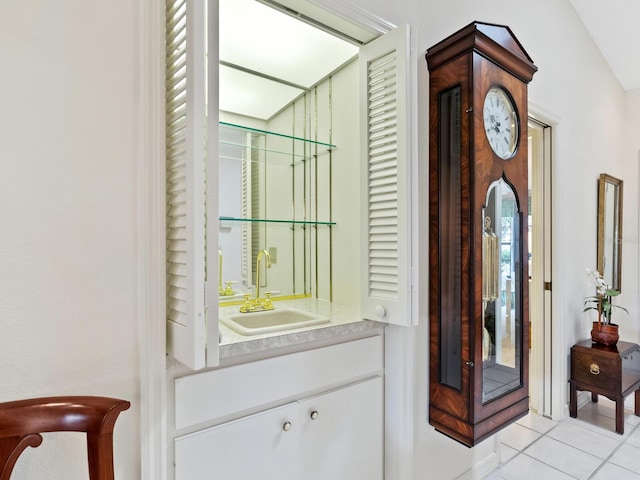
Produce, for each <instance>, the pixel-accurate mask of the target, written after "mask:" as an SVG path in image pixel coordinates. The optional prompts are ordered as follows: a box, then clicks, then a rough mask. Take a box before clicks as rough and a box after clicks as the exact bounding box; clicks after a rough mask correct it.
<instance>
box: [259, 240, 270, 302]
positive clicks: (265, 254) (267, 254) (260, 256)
mask: <svg viewBox="0 0 640 480" xmlns="http://www.w3.org/2000/svg"><path fill="white" fill-rule="evenodd" d="M263 256H265V257H266V259H265V267H267V268H271V255H269V252H267V251H266V250H260V251H259V252H258V256H257V257H256V300H260V260H261V259H262V257H263Z"/></svg>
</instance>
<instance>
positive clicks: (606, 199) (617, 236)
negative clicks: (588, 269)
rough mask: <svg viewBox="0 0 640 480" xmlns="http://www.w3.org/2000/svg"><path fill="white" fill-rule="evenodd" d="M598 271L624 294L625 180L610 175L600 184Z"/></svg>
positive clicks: (600, 181) (604, 177) (611, 286)
mask: <svg viewBox="0 0 640 480" xmlns="http://www.w3.org/2000/svg"><path fill="white" fill-rule="evenodd" d="M598 272H600V273H601V274H602V276H603V277H604V280H605V281H606V282H607V284H608V285H609V288H613V289H614V290H618V291H622V180H619V179H617V178H615V177H612V176H611V175H607V174H606V173H601V174H600V179H599V181H598Z"/></svg>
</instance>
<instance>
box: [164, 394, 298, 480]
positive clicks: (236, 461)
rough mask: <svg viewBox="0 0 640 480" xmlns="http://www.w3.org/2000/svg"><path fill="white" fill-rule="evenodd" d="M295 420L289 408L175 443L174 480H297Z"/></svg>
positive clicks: (292, 408)
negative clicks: (286, 425)
mask: <svg viewBox="0 0 640 480" xmlns="http://www.w3.org/2000/svg"><path fill="white" fill-rule="evenodd" d="M297 415H298V405H297V404H289V405H285V406H283V407H278V408H274V409H271V410H267V411H265V412H261V413H258V414H255V415H250V416H248V417H244V418H241V419H239V420H235V421H232V422H228V423H225V424H222V425H219V426H217V427H213V428H209V429H206V430H202V431H199V432H196V433H192V434H189V435H185V436H183V437H179V438H177V439H176V441H175V468H176V476H175V479H176V480H205V479H207V480H211V479H218V478H219V479H229V480H232V479H238V480H241V479H242V480H254V479H255V480H300V476H299V474H298V472H299V468H300V464H299V462H300V460H299V459H300V448H299V438H300V437H299V435H300V434H299V430H300V425H298V423H299V422H298V421H297V418H298V417H297ZM287 423H288V427H290V428H288V427H285V424H287Z"/></svg>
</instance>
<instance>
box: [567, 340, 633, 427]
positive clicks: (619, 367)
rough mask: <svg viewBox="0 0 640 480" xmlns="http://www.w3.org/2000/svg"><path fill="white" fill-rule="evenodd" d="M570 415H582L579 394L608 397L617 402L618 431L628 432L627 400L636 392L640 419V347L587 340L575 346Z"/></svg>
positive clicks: (572, 349) (572, 348)
mask: <svg viewBox="0 0 640 480" xmlns="http://www.w3.org/2000/svg"><path fill="white" fill-rule="evenodd" d="M569 383H570V398H569V415H571V416H572V417H573V418H576V417H577V416H578V400H577V391H578V390H586V391H589V392H591V401H592V402H597V401H598V395H604V396H605V397H607V398H609V399H610V400H613V401H614V402H616V432H617V433H619V434H620V435H622V434H623V433H624V399H625V398H626V397H627V396H628V395H630V394H631V393H633V392H635V411H634V413H635V414H636V415H637V416H640V390H639V389H640V347H639V346H638V345H637V344H635V343H629V342H621V341H619V342H618V343H617V345H613V346H605V345H600V344H597V343H593V342H592V341H591V339H589V340H584V341H582V342H580V343H577V344H576V345H574V346H573V347H571V380H570V381H569Z"/></svg>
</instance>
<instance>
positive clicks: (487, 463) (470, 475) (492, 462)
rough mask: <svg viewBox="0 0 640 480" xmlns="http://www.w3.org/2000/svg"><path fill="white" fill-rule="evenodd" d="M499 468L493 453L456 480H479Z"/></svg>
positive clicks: (495, 455) (496, 457)
mask: <svg viewBox="0 0 640 480" xmlns="http://www.w3.org/2000/svg"><path fill="white" fill-rule="evenodd" d="M499 467H500V462H499V460H498V454H497V453H496V452H494V453H492V454H491V455H489V456H488V457H485V458H484V459H483V460H482V461H481V462H479V463H477V464H475V465H474V466H473V467H471V469H469V470H467V471H466V472H464V473H463V474H462V475H460V476H459V477H457V478H456V480H481V479H483V478H486V477H487V476H488V475H489V474H490V473H491V472H493V471H494V470H496V469H498V468H499Z"/></svg>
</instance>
